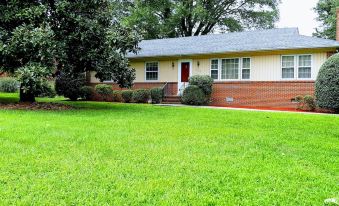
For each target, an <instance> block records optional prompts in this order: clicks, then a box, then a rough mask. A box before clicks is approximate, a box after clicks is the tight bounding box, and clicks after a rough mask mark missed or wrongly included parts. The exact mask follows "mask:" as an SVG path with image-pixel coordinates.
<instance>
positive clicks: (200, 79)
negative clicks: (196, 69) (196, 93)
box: [189, 75, 213, 96]
mask: <svg viewBox="0 0 339 206" xmlns="http://www.w3.org/2000/svg"><path fill="white" fill-rule="evenodd" d="M189 85H195V86H198V87H199V88H200V89H202V91H203V92H204V94H205V95H206V96H211V94H212V86H213V79H212V78H211V77H210V76H208V75H195V76H192V77H190V78H189Z"/></svg>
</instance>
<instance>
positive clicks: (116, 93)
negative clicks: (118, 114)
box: [113, 90, 123, 102]
mask: <svg viewBox="0 0 339 206" xmlns="http://www.w3.org/2000/svg"><path fill="white" fill-rule="evenodd" d="M121 93H122V92H121V91H119V90H115V91H113V101H115V102H122V101H123V99H122V94H121Z"/></svg>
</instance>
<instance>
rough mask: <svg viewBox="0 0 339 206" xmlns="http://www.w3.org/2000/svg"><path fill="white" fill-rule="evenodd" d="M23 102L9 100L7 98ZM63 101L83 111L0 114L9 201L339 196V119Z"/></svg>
mask: <svg viewBox="0 0 339 206" xmlns="http://www.w3.org/2000/svg"><path fill="white" fill-rule="evenodd" d="M15 100H16V95H12V94H11V95H8V94H0V102H3V101H6V102H11V101H15ZM40 101H49V100H47V99H40ZM53 101H59V102H60V99H57V100H53ZM63 103H66V104H70V105H73V106H75V107H76V109H74V110H66V111H22V110H0V154H1V155H0V202H1V204H4V205H8V204H24V205H26V204H37V205H46V204H47V205H59V204H61V205H63V204H65V205H72V204H73V205H86V204H87V205H105V204H109V205H323V203H324V200H325V199H328V198H337V199H338V198H339V184H338V182H339V166H338V165H339V117H338V116H334V115H305V114H289V113H264V112H245V111H224V110H212V109H200V108H173V107H158V106H152V105H135V104H113V103H95V102H76V103H71V102H63Z"/></svg>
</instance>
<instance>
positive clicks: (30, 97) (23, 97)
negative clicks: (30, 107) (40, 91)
mask: <svg viewBox="0 0 339 206" xmlns="http://www.w3.org/2000/svg"><path fill="white" fill-rule="evenodd" d="M20 102H35V96H34V93H32V92H30V91H27V92H26V93H24V91H23V89H22V88H21V87H20Z"/></svg>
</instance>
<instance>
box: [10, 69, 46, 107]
mask: <svg viewBox="0 0 339 206" xmlns="http://www.w3.org/2000/svg"><path fill="white" fill-rule="evenodd" d="M49 75H50V73H49V70H48V69H47V68H45V67H43V66H41V65H39V64H29V65H27V66H24V67H21V68H19V69H18V70H17V72H16V76H17V79H18V81H19V82H21V84H20V101H22V102H26V101H29V102H35V97H36V96H39V95H42V94H44V93H45V92H48V91H50V88H49V87H50V85H49V84H48V77H49Z"/></svg>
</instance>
